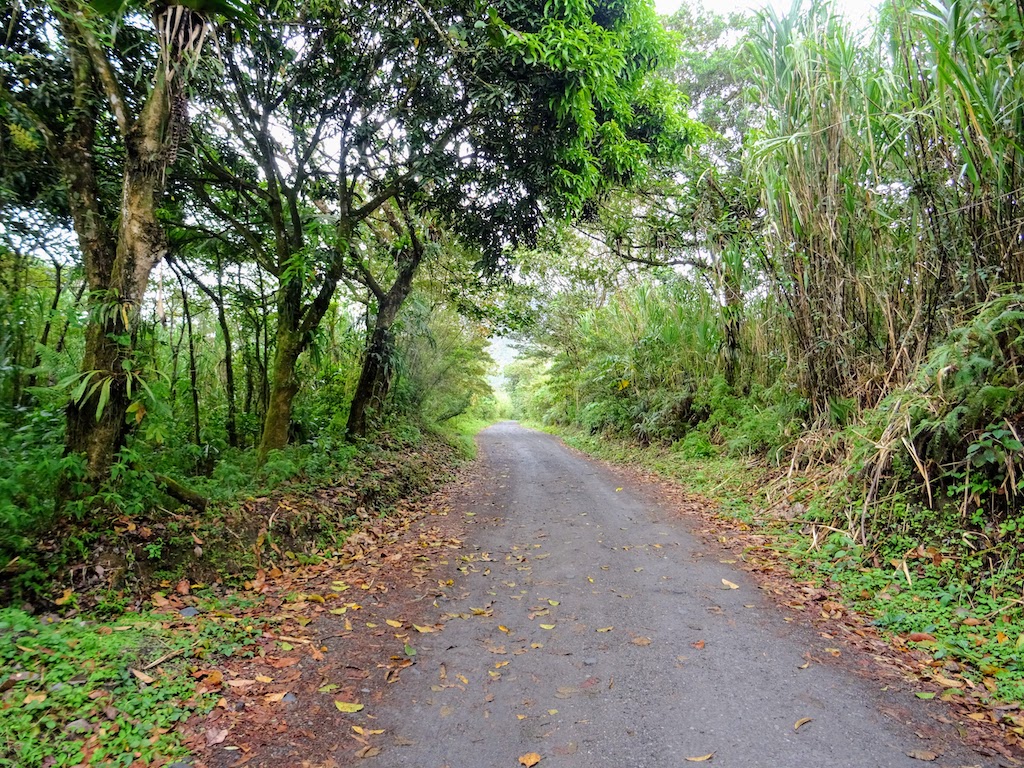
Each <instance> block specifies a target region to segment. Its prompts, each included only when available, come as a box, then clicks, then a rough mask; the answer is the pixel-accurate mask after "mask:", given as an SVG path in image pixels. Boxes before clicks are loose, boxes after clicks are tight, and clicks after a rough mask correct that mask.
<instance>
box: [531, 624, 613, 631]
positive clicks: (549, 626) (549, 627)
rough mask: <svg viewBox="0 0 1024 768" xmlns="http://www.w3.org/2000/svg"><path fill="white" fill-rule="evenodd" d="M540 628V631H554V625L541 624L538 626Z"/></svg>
mask: <svg viewBox="0 0 1024 768" xmlns="http://www.w3.org/2000/svg"><path fill="white" fill-rule="evenodd" d="M540 628H541V629H554V628H555V625H554V624H541V625H540ZM599 631H600V630H599Z"/></svg>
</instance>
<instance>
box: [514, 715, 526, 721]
mask: <svg viewBox="0 0 1024 768" xmlns="http://www.w3.org/2000/svg"><path fill="white" fill-rule="evenodd" d="M525 719H526V715H516V720H525Z"/></svg>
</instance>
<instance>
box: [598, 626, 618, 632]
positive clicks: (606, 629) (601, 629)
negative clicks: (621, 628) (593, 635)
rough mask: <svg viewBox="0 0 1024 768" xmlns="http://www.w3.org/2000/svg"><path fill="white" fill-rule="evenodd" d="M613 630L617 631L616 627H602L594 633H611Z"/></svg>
mask: <svg viewBox="0 0 1024 768" xmlns="http://www.w3.org/2000/svg"><path fill="white" fill-rule="evenodd" d="M613 629H615V627H601V628H600V629H595V630H594V631H595V632H611V631H612V630H613Z"/></svg>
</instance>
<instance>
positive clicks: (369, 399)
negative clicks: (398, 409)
mask: <svg viewBox="0 0 1024 768" xmlns="http://www.w3.org/2000/svg"><path fill="white" fill-rule="evenodd" d="M394 354H395V343H394V337H393V336H392V334H391V323H387V324H385V323H382V322H381V320H380V319H379V318H378V320H377V323H376V326H375V327H374V329H373V334H372V335H371V336H370V342H369V344H367V347H366V354H365V355H364V357H363V368H362V370H361V371H360V373H359V383H358V384H356V391H355V394H354V395H353V396H352V405H351V406H350V408H349V412H348V424H347V426H346V428H345V429H346V431H347V432H348V434H349V435H350V436H352V437H365V436H366V434H367V432H368V428H369V426H370V425H371V423H372V422H373V421H374V420H375V418H376V417H379V416H380V414H381V412H382V411H383V409H384V401H385V399H386V398H387V396H388V391H389V390H390V389H391V376H392V373H393V372H394Z"/></svg>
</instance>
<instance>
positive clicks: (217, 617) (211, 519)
mask: <svg viewBox="0 0 1024 768" xmlns="http://www.w3.org/2000/svg"><path fill="white" fill-rule="evenodd" d="M463 455H464V452H460V451H459V450H458V449H457V448H455V447H453V446H452V444H451V443H450V442H448V441H447V440H444V439H441V438H439V437H437V436H434V437H432V438H429V439H426V440H422V441H418V442H417V443H416V444H415V445H411V444H409V443H408V442H402V441H398V442H395V443H393V444H391V445H384V446H383V447H379V446H378V447H369V448H368V449H367V450H365V451H364V452H363V453H362V454H360V455H359V456H358V457H354V458H353V460H352V461H351V462H349V464H348V467H347V470H346V472H345V473H344V474H342V475H341V476H338V477H336V478H335V482H334V484H333V485H331V486H330V487H326V488H316V487H311V486H310V485H309V484H307V483H303V482H299V481H294V482H292V483H289V484H287V485H286V487H285V488H284V489H283V490H281V491H278V492H275V493H273V494H268V495H266V496H262V497H256V498H250V499H247V500H244V501H241V502H239V503H237V504H235V505H232V506H231V507H229V508H221V509H212V510H208V511H207V512H206V513H205V514H204V515H195V516H188V515H185V514H168V513H166V512H164V513H162V514H161V513H159V512H151V513H147V514H145V515H136V516H132V517H128V516H122V517H120V518H118V520H117V522H116V529H115V531H114V532H113V535H111V534H106V535H101V536H97V537H96V538H95V539H93V540H92V542H91V543H92V546H93V547H94V552H95V556H94V558H93V559H91V560H90V561H87V562H86V563H80V564H79V565H78V567H77V568H72V569H68V570H67V571H66V572H65V580H64V582H63V584H62V585H61V588H60V589H59V590H58V591H57V593H56V594H55V600H54V601H53V604H51V606H50V608H51V609H52V610H53V611H54V612H52V613H46V614H44V615H42V616H39V615H32V614H31V613H29V612H26V611H25V610H22V609H18V608H6V609H2V610H0V766H2V767H3V768H51V766H53V767H56V766H87V765H104V766H108V765H109V766H131V767H132V768H141V767H142V766H161V765H166V764H168V763H169V762H171V761H172V760H173V759H174V758H175V757H178V756H181V755H185V754H187V753H189V752H195V751H197V750H199V749H202V748H205V747H207V746H209V745H214V744H218V743H220V742H221V741H223V739H224V738H225V736H226V731H224V729H222V728H203V727H200V728H195V727H185V722H186V721H188V720H189V719H190V718H192V719H193V720H197V719H199V718H205V717H206V716H207V714H208V713H210V712H211V711H213V710H214V709H215V708H216V707H217V706H218V705H220V706H221V707H222V708H223V707H226V706H227V703H226V702H227V699H229V698H231V694H238V693H240V692H242V691H243V690H245V689H248V688H250V687H252V686H257V687H258V688H260V689H261V690H262V688H264V687H265V686H266V685H269V684H271V683H275V684H277V685H280V684H281V683H282V682H287V673H288V670H287V669H286V668H287V667H289V666H291V665H292V664H293V663H295V662H296V661H297V659H298V657H297V656H295V657H289V656H288V653H289V652H291V651H293V650H295V649H296V648H303V649H305V650H306V651H307V652H312V653H313V655H314V657H315V656H317V655H320V651H318V650H317V649H316V647H315V646H313V645H312V641H311V640H310V639H309V638H308V637H307V633H306V630H305V628H306V626H307V625H308V624H310V623H311V622H312V621H313V620H314V618H315V617H316V616H317V615H319V614H321V613H324V612H327V611H329V612H330V613H332V614H337V615H341V614H343V613H345V612H346V610H350V609H353V610H354V608H352V606H357V605H358V604H357V603H355V602H354V599H353V598H352V597H350V595H349V594H345V595H344V598H345V599H344V600H343V599H342V597H343V594H342V593H347V592H348V590H349V589H350V587H351V586H352V585H351V584H349V583H345V582H341V581H334V582H333V584H332V583H330V582H328V584H329V586H328V587H327V588H324V589H319V588H318V589H316V590H315V591H313V590H312V589H311V587H310V582H311V580H313V579H316V578H323V577H324V575H325V574H329V573H332V572H334V571H336V570H337V569H346V568H348V567H350V566H351V564H352V563H354V562H359V561H361V560H363V559H364V557H365V555H364V554H363V553H364V551H365V550H366V548H367V546H368V544H369V543H370V542H383V543H384V544H385V545H386V544H388V543H389V542H391V541H393V540H395V539H396V538H397V533H396V532H397V531H401V530H403V529H404V528H405V527H407V526H408V524H409V520H410V519H411V517H412V515H411V512H410V509H411V507H410V505H411V504H414V503H415V500H416V499H420V498H423V497H424V496H426V495H427V494H428V493H430V492H432V491H433V490H435V489H436V488H437V487H438V486H439V485H440V484H441V483H443V482H444V481H446V480H447V479H449V478H450V477H451V476H452V471H453V469H454V467H455V466H456V465H457V464H458V463H459V462H460V461H461V457H462V456H463ZM428 543H429V542H428ZM415 546H416V547H421V548H425V547H426V546H427V543H423V542H416V543H415ZM356 586H357V587H362V588H363V589H366V590H369V591H371V592H372V590H373V589H374V586H373V584H372V580H369V579H363V580H362V581H360V582H359V583H358V585H356ZM353 591H354V590H353ZM57 595H59V596H57ZM346 604H348V605H349V606H350V608H346ZM25 608H28V609H31V607H30V606H25ZM247 659H254V660H256V661H258V662H259V663H261V664H263V665H264V667H265V668H266V669H267V670H275V669H276V670H278V671H277V672H275V673H273V675H271V674H269V673H268V674H264V675H258V676H256V677H254V678H253V679H244V678H243V679H238V678H237V676H234V677H232V675H231V674H230V673H228V672H227V671H226V670H227V669H228V668H230V667H231V666H232V665H236V666H237V665H238V664H243V663H246V661H245V660H247ZM290 659H294V661H292V660H290ZM321 659H322V656H321ZM253 663H255V662H253ZM276 691H277V688H276V687H274V686H271V689H269V692H267V693H265V696H266V697H267V703H273V704H277V703H280V702H281V700H282V699H284V697H285V695H286V693H287V691H284V692H281V693H280V695H277V692H276ZM285 701H286V702H287V700H285Z"/></svg>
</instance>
